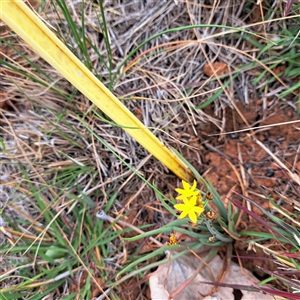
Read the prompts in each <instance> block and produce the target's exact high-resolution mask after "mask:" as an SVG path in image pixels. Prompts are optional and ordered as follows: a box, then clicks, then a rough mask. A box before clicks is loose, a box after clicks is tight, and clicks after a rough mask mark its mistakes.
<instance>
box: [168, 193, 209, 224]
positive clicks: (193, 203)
mask: <svg viewBox="0 0 300 300" xmlns="http://www.w3.org/2000/svg"><path fill="white" fill-rule="evenodd" d="M198 198H199V197H198V196H197V195H193V196H191V198H190V199H187V198H183V203H180V204H176V205H174V207H175V208H176V209H177V210H179V211H182V212H181V214H180V216H179V217H178V218H179V219H183V218H185V217H186V216H188V217H189V218H190V219H191V221H192V222H193V223H197V217H199V216H200V214H201V213H203V211H204V207H203V206H199V205H197V199H198Z"/></svg>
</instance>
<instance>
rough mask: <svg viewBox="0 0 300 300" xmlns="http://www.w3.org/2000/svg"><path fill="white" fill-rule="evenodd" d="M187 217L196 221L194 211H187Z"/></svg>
mask: <svg viewBox="0 0 300 300" xmlns="http://www.w3.org/2000/svg"><path fill="white" fill-rule="evenodd" d="M189 218H190V219H191V221H192V222H193V223H197V217H196V214H195V212H193V211H190V212H189Z"/></svg>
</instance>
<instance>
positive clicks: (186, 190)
mask: <svg viewBox="0 0 300 300" xmlns="http://www.w3.org/2000/svg"><path fill="white" fill-rule="evenodd" d="M182 186H183V189H179V188H178V189H175V191H176V192H177V193H178V194H180V195H179V196H178V197H176V199H177V200H184V199H189V198H190V197H192V196H197V195H199V193H200V192H199V191H195V188H196V186H197V181H196V180H194V182H193V185H192V186H191V185H190V184H189V183H187V182H186V181H184V180H182Z"/></svg>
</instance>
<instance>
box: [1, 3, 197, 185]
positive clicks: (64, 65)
mask: <svg viewBox="0 0 300 300" xmlns="http://www.w3.org/2000/svg"><path fill="white" fill-rule="evenodd" d="M0 17H1V19H2V20H3V21H4V22H5V23H6V24H7V25H8V26H9V27H11V28H12V29H13V30H14V31H15V32H16V33H17V34H18V35H19V36H20V37H21V38H22V39H24V40H25V41H26V42H27V43H28V44H29V45H30V46H31V47H32V49H33V50H34V51H35V52H37V53H38V54H39V55H40V56H41V57H43V58H44V59H45V60H46V61H47V62H48V63H49V64H51V65H52V66H53V67H54V68H55V69H56V70H57V71H58V72H59V73H60V74H61V75H62V76H63V77H65V78H66V79H67V80H68V81H69V82H70V83H72V84H73V85H74V86H75V87H76V88H77V89H78V90H79V91H80V92H81V93H82V94H84V95H85V96H86V97H87V98H88V99H90V100H91V101H92V102H93V103H94V104H95V105H96V106H98V107H99V108H100V109H101V110H102V111H103V112H104V113H105V114H106V115H107V116H109V117H110V118H111V119H112V120H113V121H114V122H115V123H116V124H118V125H120V126H122V127H123V126H124V130H125V131H126V132H127V133H128V134H129V135H131V136H132V137H133V138H134V139H135V140H136V141H137V142H138V143H140V144H141V145H142V146H143V147H144V148H145V149H147V150H148V151H149V152H150V153H151V154H153V156H155V157H156V158H157V159H158V160H159V161H161V162H162V163H163V164H164V165H165V166H166V167H167V168H169V169H170V170H171V171H173V172H174V173H175V174H176V175H177V176H178V177H180V178H181V179H184V180H186V181H189V179H190V178H191V177H192V175H191V172H190V170H189V169H188V168H187V167H186V166H185V165H184V163H183V162H182V161H181V160H180V159H179V158H177V157H176V156H175V155H174V154H173V153H172V152H171V151H170V150H169V149H167V148H166V147H165V146H164V145H163V144H162V143H161V142H160V141H159V139H158V138H156V137H155V136H154V135H153V134H152V133H151V132H150V131H149V130H148V129H147V128H146V127H145V126H144V124H142V123H141V122H140V121H139V120H138V119H137V118H136V117H135V116H134V115H133V114H132V113H131V112H130V111H129V110H128V109H127V108H126V107H125V106H124V105H123V104H122V103H121V102H120V101H119V100H118V99H117V98H116V97H115V96H114V95H113V94H112V93H111V92H110V91H109V90H108V89H107V88H106V87H105V86H104V85H103V84H102V83H101V82H100V81H99V80H98V79H97V78H96V77H95V76H94V75H93V74H92V73H91V72H90V71H89V70H88V69H87V68H86V67H85V66H84V65H83V64H82V63H81V62H80V61H79V60H78V59H77V58H76V57H75V55H73V53H72V52H71V51H70V50H69V49H68V48H67V47H66V46H65V45H64V44H63V43H62V42H61V41H60V40H59V39H58V38H57V37H56V36H55V34H54V33H53V32H51V31H50V30H49V28H48V27H47V26H46V25H45V24H44V23H43V22H42V21H41V20H40V19H39V17H38V16H36V15H35V14H34V13H33V12H32V11H31V10H30V9H29V8H28V7H27V6H26V5H25V3H23V2H22V1H20V0H10V1H8V0H0ZM126 127H130V128H126Z"/></svg>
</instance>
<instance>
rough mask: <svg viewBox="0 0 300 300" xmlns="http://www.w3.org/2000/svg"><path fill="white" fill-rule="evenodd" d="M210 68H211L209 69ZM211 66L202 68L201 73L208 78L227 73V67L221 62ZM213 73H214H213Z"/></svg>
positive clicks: (206, 65) (207, 65)
mask: <svg viewBox="0 0 300 300" xmlns="http://www.w3.org/2000/svg"><path fill="white" fill-rule="evenodd" d="M211 66H212V68H211ZM211 66H210V65H209V64H208V63H207V64H205V65H204V67H203V72H204V74H205V75H207V76H209V77H216V76H215V74H216V75H217V76H220V75H223V74H226V73H229V66H228V65H227V64H225V63H223V62H214V63H212V64H211ZM214 71H215V73H214Z"/></svg>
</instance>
